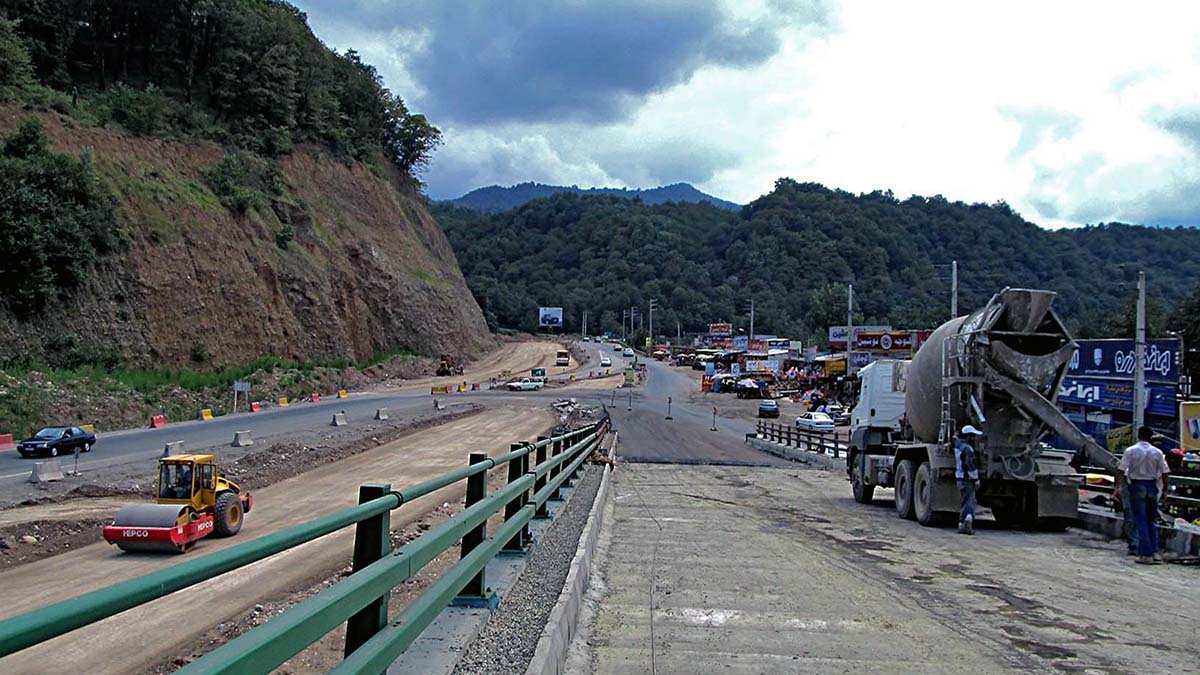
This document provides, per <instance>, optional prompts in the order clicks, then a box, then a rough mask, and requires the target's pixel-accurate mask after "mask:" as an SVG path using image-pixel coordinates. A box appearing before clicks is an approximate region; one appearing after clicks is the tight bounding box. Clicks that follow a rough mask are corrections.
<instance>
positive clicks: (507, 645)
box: [454, 464, 604, 675]
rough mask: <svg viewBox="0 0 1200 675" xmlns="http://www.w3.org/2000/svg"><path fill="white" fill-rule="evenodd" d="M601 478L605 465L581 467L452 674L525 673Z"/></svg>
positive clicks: (558, 591) (576, 544) (517, 674)
mask: <svg viewBox="0 0 1200 675" xmlns="http://www.w3.org/2000/svg"><path fill="white" fill-rule="evenodd" d="M603 476H604V470H603V467H600V466H593V465H591V464H586V465H585V468H584V472H583V477H582V478H581V479H580V480H579V482H578V483H576V484H575V493H574V494H573V495H571V499H570V501H568V502H567V506H566V508H565V509H563V510H562V511H561V512H560V513H559V514H558V516H557V517H556V518H555V519H554V522H553V523H552V524H551V525H550V527H549V528H548V529H547V530H545V531H544V532H543V533H542V537H541V539H540V540H538V541H537V543H535V544H534V546H533V549H532V551H531V552H530V554H529V560H528V561H527V562H526V565H525V570H524V571H523V572H521V577H520V579H519V580H518V581H517V584H516V586H515V587H514V588H512V589H510V590H509V591H508V593H507V594H506V595H504V596H503V599H502V601H501V602H500V607H499V608H498V609H497V610H496V612H495V613H494V614H492V617H491V619H489V620H488V622H487V625H486V626H484V628H483V630H482V631H481V632H480V633H479V635H478V637H476V638H475V640H474V641H473V642H472V643H471V644H470V645H468V646H467V649H466V651H465V652H464V653H463V657H462V658H461V659H459V662H458V665H457V666H455V668H454V675H509V674H511V675H523V673H524V672H525V670H526V669H527V668H528V667H529V661H530V659H532V658H533V652H534V650H536V649H537V643H538V639H539V638H540V637H541V636H542V630H543V629H545V627H546V621H547V619H549V617H550V611H551V610H552V609H554V604H555V603H556V602H558V596H559V594H560V593H562V588H563V584H564V583H566V580H567V572H568V570H569V569H570V567H571V560H572V559H574V557H575V552H576V551H577V550H578V548H579V536H580V535H581V534H582V533H583V527H584V525H586V524H587V519H588V514H589V513H590V512H591V510H592V503H593V501H595V497H596V492H597V490H599V489H600V479H601V478H602V477H603Z"/></svg>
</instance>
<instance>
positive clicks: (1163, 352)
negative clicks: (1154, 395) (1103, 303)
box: [1067, 338, 1181, 384]
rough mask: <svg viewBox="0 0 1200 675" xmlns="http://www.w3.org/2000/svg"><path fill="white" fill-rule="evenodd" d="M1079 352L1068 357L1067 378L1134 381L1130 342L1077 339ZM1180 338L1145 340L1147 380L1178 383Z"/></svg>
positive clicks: (1131, 342)
mask: <svg viewBox="0 0 1200 675" xmlns="http://www.w3.org/2000/svg"><path fill="white" fill-rule="evenodd" d="M1076 342H1078V344H1079V349H1078V351H1076V352H1075V355H1074V356H1072V357H1071V364H1070V369H1069V370H1068V371H1067V375H1068V376H1071V377H1087V378H1106V379H1118V380H1129V381H1132V380H1133V362H1134V361H1135V360H1136V359H1135V357H1134V349H1133V340H1077V341H1076ZM1180 349H1181V343H1180V340H1179V338H1164V339H1161V340H1147V341H1146V361H1145V371H1146V381H1147V382H1169V383H1172V384H1174V383H1176V382H1178V381H1179V354H1180Z"/></svg>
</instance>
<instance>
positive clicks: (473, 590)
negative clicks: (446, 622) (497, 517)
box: [454, 452, 496, 607]
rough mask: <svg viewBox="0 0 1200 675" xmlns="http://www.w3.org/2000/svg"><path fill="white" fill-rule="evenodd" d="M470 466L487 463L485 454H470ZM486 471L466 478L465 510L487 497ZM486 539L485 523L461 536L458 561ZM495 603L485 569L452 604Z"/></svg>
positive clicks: (486, 604)
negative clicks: (488, 585) (460, 549)
mask: <svg viewBox="0 0 1200 675" xmlns="http://www.w3.org/2000/svg"><path fill="white" fill-rule="evenodd" d="M469 461H470V463H471V464H480V463H482V462H486V461H488V456H487V453H486V452H472V453H471V459H470V460H469ZM487 475H488V472H487V471H480V472H479V473H477V474H475V475H474V476H469V477H467V498H466V503H465V508H468V509H469V508H471V507H472V506H474V505H475V504H477V503H479V502H480V501H482V500H483V499H484V498H486V497H487ZM485 538H487V522H482V523H480V524H479V527H476V528H475V529H473V530H471V531H470V532H468V533H466V534H464V535H463V539H462V553H461V554H460V555H459V560H461V559H463V558H465V557H467V554H468V553H470V552H471V551H473V550H475V547H476V546H479V545H480V544H482V543H483V540H484V539H485ZM495 601H496V594H495V593H493V592H492V590H491V589H490V588H488V587H487V568H486V567H485V568H484V569H482V570H479V574H476V575H475V576H474V577H473V578H472V579H471V580H470V581H468V582H467V585H466V586H463V589H462V591H460V592H459V594H458V597H457V598H455V601H454V604H456V605H465V606H471V607H477V606H495V605H493V604H492V603H493V602H495Z"/></svg>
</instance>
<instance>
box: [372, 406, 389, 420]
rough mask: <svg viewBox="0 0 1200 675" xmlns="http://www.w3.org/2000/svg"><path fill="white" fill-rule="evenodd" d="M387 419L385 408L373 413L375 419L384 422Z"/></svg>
mask: <svg viewBox="0 0 1200 675" xmlns="http://www.w3.org/2000/svg"><path fill="white" fill-rule="evenodd" d="M387 418H388V409H387V408H380V409H379V410H376V411H375V419H377V420H386V419H387Z"/></svg>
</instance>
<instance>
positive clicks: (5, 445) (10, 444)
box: [0, 434, 17, 450]
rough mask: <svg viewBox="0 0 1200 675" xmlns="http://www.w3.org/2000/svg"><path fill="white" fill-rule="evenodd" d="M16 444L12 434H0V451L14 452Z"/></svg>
mask: <svg viewBox="0 0 1200 675" xmlns="http://www.w3.org/2000/svg"><path fill="white" fill-rule="evenodd" d="M16 449H17V442H16V441H14V440H13V435H12V434H0V450H16Z"/></svg>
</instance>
